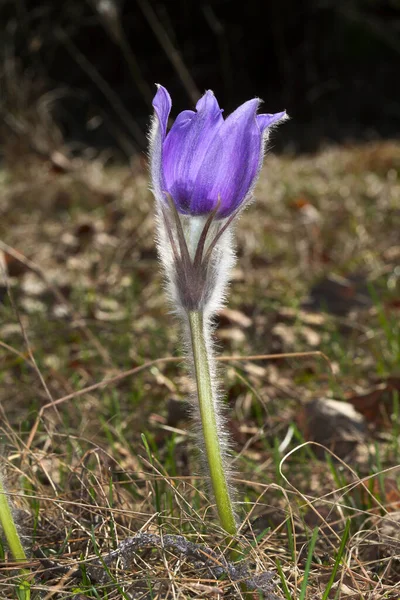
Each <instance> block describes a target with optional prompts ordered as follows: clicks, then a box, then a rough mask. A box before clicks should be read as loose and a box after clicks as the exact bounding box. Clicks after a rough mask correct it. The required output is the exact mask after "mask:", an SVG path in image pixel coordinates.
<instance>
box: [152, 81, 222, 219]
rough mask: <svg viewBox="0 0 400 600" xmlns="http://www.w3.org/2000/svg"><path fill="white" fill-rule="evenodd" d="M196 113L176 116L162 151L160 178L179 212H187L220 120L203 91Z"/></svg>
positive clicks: (212, 101) (213, 102) (208, 94)
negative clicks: (161, 175)
mask: <svg viewBox="0 0 400 600" xmlns="http://www.w3.org/2000/svg"><path fill="white" fill-rule="evenodd" d="M196 110H197V112H193V111H189V110H186V111H183V112H182V113H180V114H179V115H178V117H177V119H176V121H175V123H174V124H173V126H172V128H171V131H170V132H169V133H168V135H167V137H166V140H165V142H164V148H163V167H164V178H165V184H166V188H167V190H168V192H169V193H170V194H171V196H172V197H173V199H174V202H175V204H176V205H177V207H178V209H179V210H180V211H181V212H191V197H192V195H193V191H194V183H195V181H196V178H197V174H198V172H199V169H200V168H201V165H202V163H203V161H204V159H205V157H206V155H207V154H208V149H209V146H210V144H211V143H212V141H213V139H214V138H215V136H216V134H217V133H218V131H219V129H220V127H221V126H223V124H224V120H223V117H222V114H221V109H220V107H219V105H218V102H217V100H216V98H215V96H214V94H213V93H212V92H211V91H207V92H206V93H205V94H204V96H202V98H200V100H199V101H198V103H197V105H196Z"/></svg>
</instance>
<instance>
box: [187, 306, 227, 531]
mask: <svg viewBox="0 0 400 600" xmlns="http://www.w3.org/2000/svg"><path fill="white" fill-rule="evenodd" d="M188 315H189V326H190V336H191V342H192V350H193V359H194V367H195V376H196V384H197V393H198V401H199V408H200V417H201V424H202V428H203V436H204V444H205V449H206V455H207V461H208V467H209V470H210V476H211V483H212V488H213V492H214V496H215V501H216V504H217V510H218V515H219V519H220V521H221V525H222V527H223V528H224V529H225V531H226V532H227V533H229V534H230V535H235V534H236V533H237V526H236V522H235V515H234V512H233V507H232V501H231V498H230V495H229V488H228V481H227V477H226V468H224V463H223V459H222V450H221V444H220V437H221V432H220V430H219V427H218V421H217V414H216V407H215V399H214V393H213V384H212V374H211V368H210V356H209V352H208V348H207V344H206V339H205V332H204V316H203V314H202V312H201V311H190V312H189V313H188Z"/></svg>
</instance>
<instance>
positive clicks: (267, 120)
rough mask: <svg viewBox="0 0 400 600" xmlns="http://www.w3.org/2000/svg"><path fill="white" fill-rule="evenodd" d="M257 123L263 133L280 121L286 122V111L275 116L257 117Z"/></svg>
mask: <svg viewBox="0 0 400 600" xmlns="http://www.w3.org/2000/svg"><path fill="white" fill-rule="evenodd" d="M256 118H257V123H258V126H259V127H260V129H261V131H262V132H263V131H264V130H265V129H266V128H267V127H270V126H271V125H274V124H275V123H278V122H279V121H286V119H287V118H288V116H287V114H286V111H285V110H284V111H282V112H279V113H275V114H266V115H257V117H256Z"/></svg>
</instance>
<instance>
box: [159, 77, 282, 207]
mask: <svg viewBox="0 0 400 600" xmlns="http://www.w3.org/2000/svg"><path fill="white" fill-rule="evenodd" d="M259 104H260V100H259V99H257V98H255V99H254V100H249V101H248V102H245V103H244V104H242V105H241V106H239V108H237V109H236V110H235V112H233V113H232V114H231V115H230V116H229V117H228V118H227V119H226V120H224V118H223V116H222V110H221V109H220V108H219V105H218V102H217V99H216V98H215V96H214V94H213V92H212V91H211V90H208V91H207V92H206V93H205V94H204V96H203V97H202V98H200V100H199V101H198V103H197V105H196V112H195V111H192V110H184V111H183V112H181V113H180V114H179V115H178V116H177V118H176V120H175V122H174V124H173V126H172V127H171V130H170V131H169V132H168V133H167V123H168V117H169V113H170V110H171V98H170V95H169V94H168V92H167V90H166V89H165V88H164V87H162V86H161V85H160V86H158V90H157V93H156V95H155V97H154V100H153V106H154V109H155V119H154V123H153V131H152V139H151V149H150V154H151V163H152V164H151V172H152V184H153V190H154V193H155V196H156V198H157V199H158V200H159V201H161V202H165V201H166V194H169V195H170V196H171V197H172V199H173V202H174V203H175V206H176V208H177V209H178V211H179V212H180V213H182V214H188V215H192V216H198V215H207V214H209V213H210V212H212V211H213V210H214V209H215V208H216V207H217V206H218V210H217V215H216V216H217V218H224V217H228V216H230V215H232V213H233V212H234V211H235V210H236V209H237V208H239V207H240V206H241V205H243V204H244V203H245V202H246V201H247V200H249V199H250V197H251V194H252V191H253V188H254V185H255V183H256V180H257V176H258V174H259V172H260V169H261V166H262V161H263V158H264V152H265V145H266V144H265V143H266V139H267V137H268V128H269V127H270V126H271V125H274V124H276V123H278V121H281V120H284V119H285V118H287V116H286V113H285V112H280V113H275V114H264V115H257V109H258V107H259Z"/></svg>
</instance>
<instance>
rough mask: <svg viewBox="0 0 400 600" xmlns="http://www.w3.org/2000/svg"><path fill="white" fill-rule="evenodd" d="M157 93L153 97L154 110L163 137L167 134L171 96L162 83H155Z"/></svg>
mask: <svg viewBox="0 0 400 600" xmlns="http://www.w3.org/2000/svg"><path fill="white" fill-rule="evenodd" d="M157 88H158V89H157V93H156V95H155V96H154V99H153V106H154V110H155V111H156V115H157V117H158V120H159V123H160V127H161V132H162V135H163V138H165V136H166V134H167V125H168V117H169V113H170V112H171V106H172V101H171V96H170V95H169V93H168V92H167V90H166V89H165V87H163V86H162V85H158V84H157Z"/></svg>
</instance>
